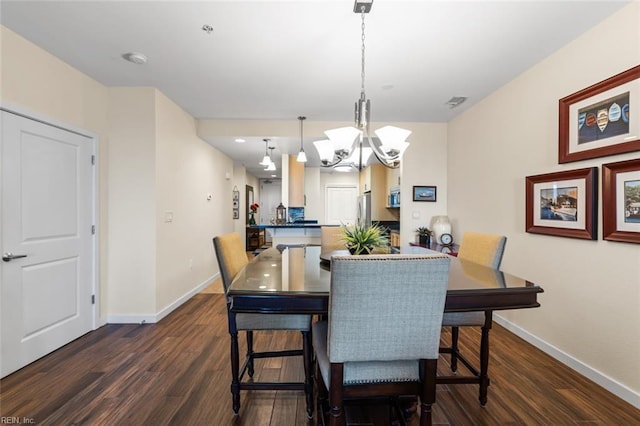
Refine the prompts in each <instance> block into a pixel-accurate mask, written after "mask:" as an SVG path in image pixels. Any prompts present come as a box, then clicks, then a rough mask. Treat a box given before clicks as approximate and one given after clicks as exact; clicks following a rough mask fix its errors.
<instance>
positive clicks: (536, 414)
mask: <svg viewBox="0 0 640 426" xmlns="http://www.w3.org/2000/svg"><path fill="white" fill-rule="evenodd" d="M448 337H449V336H448V335H447V334H443V339H448ZM491 337H492V343H491V345H492V346H491V348H492V351H491V360H490V370H489V371H490V376H491V380H492V382H491V386H490V387H489V402H488V404H487V406H486V407H484V408H483V407H481V406H480V404H479V403H478V398H477V386H474V385H457V386H451V385H450V386H438V394H437V403H436V405H435V407H434V416H433V420H434V423H435V424H442V425H447V424H450V425H504V424H510V425H570V424H571V425H573V424H576V423H581V424H591V425H597V424H601V425H640V410H638V409H636V408H634V407H633V406H631V405H629V404H627V403H625V402H624V401H622V400H620V399H618V398H616V397H615V396H613V395H612V394H610V393H609V392H607V391H605V390H604V389H602V388H600V387H599V386H597V385H595V384H594V383H593V382H591V381H589V380H587V379H585V378H584V377H582V376H580V375H579V374H577V373H575V372H574V371H572V370H570V369H569V368H567V367H565V366H564V365H562V364H560V363H559V362H557V361H555V360H554V359H552V358H551V357H549V356H547V355H545V354H544V353H542V352H540V351H539V350H537V349H536V348H534V347H533V346H531V345H529V344H527V343H526V342H524V341H522V340H521V339H519V338H518V337H516V336H515V335H513V334H512V333H510V332H508V331H506V330H505V329H503V328H502V327H500V326H497V325H496V326H495V328H494V330H493V331H492V333H491ZM478 339H479V334H478V333H476V332H475V331H473V330H471V331H468V330H461V339H460V340H461V343H462V344H463V345H465V346H466V345H467V342H472V344H470V347H464V349H467V352H468V350H469V349H471V350H474V351H475V350H476V349H477V346H476V345H477V343H476V342H478ZM241 340H244V339H241ZM299 343H300V334H299V333H297V332H296V333H294V332H291V333H257V336H256V347H259V348H263V347H265V346H266V347H270V348H272V349H277V348H284V347H291V346H297V345H298V344H299ZM241 349H242V348H241ZM228 353H229V336H228V333H227V319H226V312H225V304H224V298H223V296H222V295H221V294H198V295H196V296H195V297H193V298H192V299H191V300H189V301H188V302H187V303H185V304H184V305H183V306H181V307H180V308H178V309H177V310H176V311H174V312H173V313H172V314H171V315H169V316H167V317H166V318H165V319H163V320H162V321H161V322H160V323H158V324H147V325H107V326H105V327H102V328H100V329H98V330H96V331H94V332H91V333H89V334H87V335H85V336H83V337H81V338H80V339H77V340H75V341H74V342H71V343H70V344H68V345H66V346H64V347H63V348H61V349H59V350H57V351H56V352H54V353H52V354H50V355H48V356H46V357H44V358H42V359H40V360H38V361H36V362H35V363H33V364H31V365H29V366H27V367H25V368H23V369H22V370H19V371H17V372H16V373H14V374H12V375H10V376H8V377H6V378H4V379H2V380H1V381H0V417H1V419H0V424H7V423H10V422H12V419H16V418H18V419H19V420H20V421H21V422H22V424H24V423H26V422H27V421H29V420H32V421H33V423H34V424H38V425H45V424H48V425H72V424H73V425H76V424H86V425H229V424H233V425H252V426H254V425H270V426H281V425H303V424H305V425H306V424H308V423H307V419H306V413H305V402H304V395H303V393H302V392H301V391H300V392H298V391H278V392H276V391H251V392H246V391H243V393H242V397H241V403H242V407H241V410H240V415H239V416H237V417H234V416H233V415H232V410H231V394H230V391H229V384H230V372H229V370H230V367H229V362H228ZM438 368H439V369H441V370H442V371H443V372H444V371H446V369H447V368H448V364H447V359H446V358H444V357H442V358H441V361H440V362H439V367H438ZM525 372H526V373H525ZM256 376H257V377H259V378H261V379H278V378H279V379H286V380H301V379H302V362H301V360H300V359H299V358H297V357H296V358H290V359H275V360H258V361H257V362H256ZM372 412H374V410H372ZM367 415H368V413H367V412H366V411H363V412H361V413H357V415H352V417H353V418H357V419H358V422H359V423H358V424H360V425H362V424H374V423H376V422H375V420H376V419H375V418H371V417H372V416H373V414H372V415H369V418H367ZM25 418H26V421H25ZM411 420H412V423H411V424H412V425H417V424H418V420H419V419H418V418H417V416H414V417H413V418H412V419H411ZM14 423H15V421H14Z"/></svg>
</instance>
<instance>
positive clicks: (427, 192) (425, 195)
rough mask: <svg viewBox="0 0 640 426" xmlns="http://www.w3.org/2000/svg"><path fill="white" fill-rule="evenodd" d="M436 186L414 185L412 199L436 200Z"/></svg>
mask: <svg viewBox="0 0 640 426" xmlns="http://www.w3.org/2000/svg"><path fill="white" fill-rule="evenodd" d="M436 199H437V187H435V186H414V187H413V201H436Z"/></svg>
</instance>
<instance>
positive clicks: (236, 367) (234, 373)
mask: <svg viewBox="0 0 640 426" xmlns="http://www.w3.org/2000/svg"><path fill="white" fill-rule="evenodd" d="M230 335H231V398H232V402H233V412H234V413H235V414H238V412H239V411H240V379H239V377H238V376H239V374H240V359H239V358H240V353H239V350H238V333H237V332H236V333H230Z"/></svg>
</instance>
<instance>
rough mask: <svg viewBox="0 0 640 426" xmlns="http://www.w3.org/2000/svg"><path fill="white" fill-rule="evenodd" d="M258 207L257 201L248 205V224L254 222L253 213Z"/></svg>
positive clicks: (256, 211)
mask: <svg viewBox="0 0 640 426" xmlns="http://www.w3.org/2000/svg"><path fill="white" fill-rule="evenodd" d="M258 207H260V205H259V204H258V203H253V204H251V205H250V206H249V210H250V211H249V225H255V224H256V218H255V214H256V213H258Z"/></svg>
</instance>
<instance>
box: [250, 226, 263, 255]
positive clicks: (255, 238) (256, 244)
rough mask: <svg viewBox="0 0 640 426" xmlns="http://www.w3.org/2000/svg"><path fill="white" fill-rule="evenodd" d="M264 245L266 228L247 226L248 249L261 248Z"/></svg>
mask: <svg viewBox="0 0 640 426" xmlns="http://www.w3.org/2000/svg"><path fill="white" fill-rule="evenodd" d="M263 245H264V229H261V228H253V227H250V226H247V244H246V246H247V248H246V250H247V251H253V250H256V249H259V248H260V247H262V246H263Z"/></svg>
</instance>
